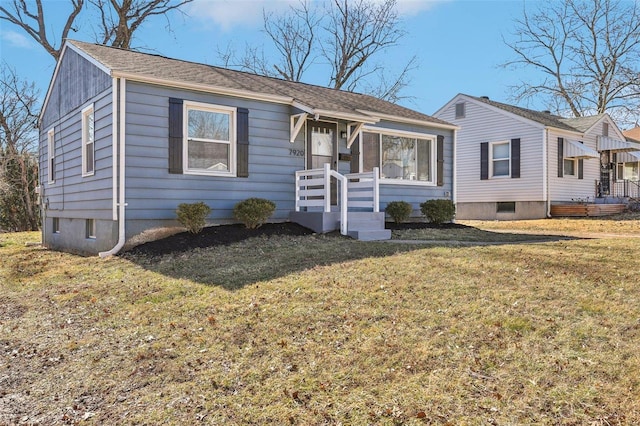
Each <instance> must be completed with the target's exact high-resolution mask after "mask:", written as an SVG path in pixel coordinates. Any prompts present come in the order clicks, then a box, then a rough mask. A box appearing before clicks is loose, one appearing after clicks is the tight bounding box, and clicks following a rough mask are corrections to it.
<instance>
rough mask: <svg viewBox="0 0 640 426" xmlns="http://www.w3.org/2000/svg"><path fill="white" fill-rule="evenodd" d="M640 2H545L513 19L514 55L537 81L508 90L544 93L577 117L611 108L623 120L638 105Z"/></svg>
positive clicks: (519, 96) (518, 95)
mask: <svg viewBox="0 0 640 426" xmlns="http://www.w3.org/2000/svg"><path fill="white" fill-rule="evenodd" d="M639 7H640V4H639V3H638V2H635V1H632V2H623V1H618V0H566V1H564V2H556V1H553V0H546V1H545V2H544V3H542V4H540V5H539V7H538V8H537V9H536V10H535V11H529V10H526V9H525V10H524V13H523V17H522V18H521V19H518V20H516V22H515V24H516V28H515V32H514V34H513V36H514V40H513V41H505V43H506V45H507V46H508V47H510V48H511V49H512V50H513V52H514V53H515V58H514V59H513V60H511V61H509V62H507V63H505V64H503V65H504V66H516V67H523V68H527V69H533V70H536V71H538V72H540V73H541V75H542V79H541V81H535V82H533V81H523V82H521V83H520V84H518V85H516V86H515V87H513V88H512V90H513V94H514V99H515V100H516V101H522V100H527V99H531V98H534V97H545V98H546V101H547V103H548V105H549V106H554V107H555V111H556V112H558V113H566V112H569V111H570V114H571V115H573V116H575V117H580V116H583V115H587V114H593V113H603V112H605V111H606V112H610V113H612V114H613V115H617V116H619V117H621V118H622V119H623V120H625V121H626V119H629V118H631V117H630V116H629V114H631V115H634V114H635V117H636V120H637V117H638V111H639V109H638V108H639V107H640V10H639Z"/></svg>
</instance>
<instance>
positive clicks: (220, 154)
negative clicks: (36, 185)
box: [40, 41, 457, 255]
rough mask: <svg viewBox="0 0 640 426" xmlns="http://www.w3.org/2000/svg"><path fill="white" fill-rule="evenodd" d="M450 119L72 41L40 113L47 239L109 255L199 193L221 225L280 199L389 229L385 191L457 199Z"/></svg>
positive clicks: (330, 224) (327, 216) (320, 227)
mask: <svg viewBox="0 0 640 426" xmlns="http://www.w3.org/2000/svg"><path fill="white" fill-rule="evenodd" d="M456 129H457V127H456V126H454V125H452V124H449V123H447V122H445V121H443V120H440V119H436V118H433V117H430V116H428V115H424V114H421V113H419V112H416V111H413V110H410V109H407V108H404V107H401V106H398V105H395V104H393V103H389V102H386V101H382V100H379V99H376V98H373V97H371V96H367V95H362V94H357V93H351V92H344V91H338V90H333V89H327V88H324V87H318V86H312V85H308V84H303V83H294V82H287V81H283V80H278V79H274V78H269V77H264V76H259V75H254V74H249V73H244V72H239V71H233V70H228V69H223V68H217V67H212V66H208V65H203V64H198V63H192V62H185V61H180V60H175V59H170V58H166V57H162V56H157V55H150V54H144V53H138V52H131V51H127V50H121V49H115V48H110V47H105V46H100V45H94V44H88V43H83V42H78V41H68V42H67V43H66V44H65V46H64V49H63V52H62V55H61V57H60V60H59V62H58V64H57V67H56V70H55V72H54V75H53V78H52V81H51V84H50V86H49V90H48V92H47V97H46V99H45V103H44V106H43V110H42V113H41V116H40V177H41V199H42V204H43V224H44V226H43V231H42V232H43V242H44V244H45V245H46V246H47V247H50V248H53V249H58V250H65V251H72V252H78V253H84V254H96V253H100V254H101V255H109V254H113V253H117V252H118V251H119V250H120V249H121V248H122V247H123V246H125V244H126V243H127V242H128V241H130V240H131V239H132V238H133V237H135V236H137V235H139V234H141V233H143V232H145V231H149V230H153V229H157V228H163V227H172V226H177V222H176V220H175V218H176V213H175V211H176V208H177V206H178V204H180V203H192V202H198V201H204V202H205V203H207V204H208V205H209V206H210V207H211V208H212V209H213V212H212V213H211V215H210V216H209V217H208V224H210V225H216V224H224V223H231V222H233V216H232V210H233V206H234V205H235V204H236V203H238V202H239V201H242V200H245V199H247V198H250V197H262V198H267V199H270V200H272V201H274V202H275V203H276V206H277V208H276V211H275V213H274V215H273V216H272V218H271V220H272V221H287V220H292V221H296V222H299V223H302V224H303V225H305V226H308V227H310V228H312V229H314V230H316V231H318V232H326V231H329V230H333V229H341V231H342V232H343V233H344V234H349V235H351V236H353V237H356V238H361V239H374V238H385V237H388V234H387V233H385V232H384V231H381V229H380V226H379V225H380V223H382V225H383V224H384V213H383V212H384V208H385V205H386V204H387V203H388V202H389V201H394V200H405V201H408V202H410V203H412V204H413V207H414V210H416V212H417V210H418V208H419V203H421V202H423V201H425V200H427V199H431V198H448V199H453V197H454V194H453V188H454V186H453V151H454V150H453V145H454V139H455V137H454V136H455V130H456ZM381 172H382V173H381ZM381 212H382V213H381ZM358 215H360V216H358ZM363 215H364V216H363ZM349 222H350V225H348V223H349ZM365 231H367V232H365ZM369 231H370V232H369Z"/></svg>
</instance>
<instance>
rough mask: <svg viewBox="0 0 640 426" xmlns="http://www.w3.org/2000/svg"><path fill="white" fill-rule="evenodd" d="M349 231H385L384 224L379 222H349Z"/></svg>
mask: <svg viewBox="0 0 640 426" xmlns="http://www.w3.org/2000/svg"><path fill="white" fill-rule="evenodd" d="M347 228H348V229H349V231H362V230H365V231H366V230H367V229H371V230H376V229H384V222H380V221H378V220H350V221H348V222H347Z"/></svg>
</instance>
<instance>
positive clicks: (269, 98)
mask: <svg viewBox="0 0 640 426" xmlns="http://www.w3.org/2000/svg"><path fill="white" fill-rule="evenodd" d="M111 75H112V76H113V77H119V78H121V79H122V81H124V80H125V79H128V80H131V81H137V82H140V83H149V84H157V85H160V86H167V87H171V88H179V89H187V90H197V91H203V92H209V93H216V94H219V95H227V96H234V97H237V98H245V99H253V100H259V101H266V102H273V103H278V104H286V105H292V104H293V102H294V99H293V98H292V97H291V96H281V95H270V94H266V93H258V92H252V91H250V90H241V89H232V88H229V87H222V86H215V85H208V84H205V83H190V82H186V81H178V80H169V79H164V78H158V77H151V76H146V75H140V74H135V73H127V72H122V71H113V72H112V73H111Z"/></svg>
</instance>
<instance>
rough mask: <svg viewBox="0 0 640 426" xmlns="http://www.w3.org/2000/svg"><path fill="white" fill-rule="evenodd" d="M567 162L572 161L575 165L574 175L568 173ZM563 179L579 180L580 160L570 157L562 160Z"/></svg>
mask: <svg viewBox="0 0 640 426" xmlns="http://www.w3.org/2000/svg"><path fill="white" fill-rule="evenodd" d="M565 161H571V162H572V163H573V174H570V173H567V169H566V168H565V166H564V162H565ZM562 177H568V178H577V177H578V160H577V159H575V158H570V157H563V158H562Z"/></svg>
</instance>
